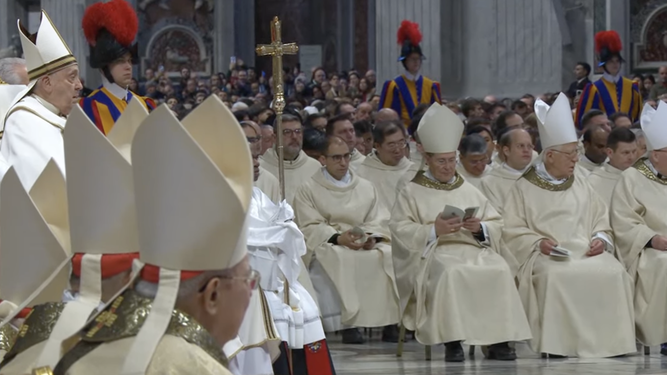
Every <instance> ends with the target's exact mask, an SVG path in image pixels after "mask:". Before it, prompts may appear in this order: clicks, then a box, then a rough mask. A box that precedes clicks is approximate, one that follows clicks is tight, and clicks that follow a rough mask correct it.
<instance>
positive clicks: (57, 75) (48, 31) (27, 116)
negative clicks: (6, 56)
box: [0, 12, 82, 190]
mask: <svg viewBox="0 0 667 375" xmlns="http://www.w3.org/2000/svg"><path fill="white" fill-rule="evenodd" d="M19 35H20V38H21V46H22V47H23V51H24V52H25V55H26V67H27V69H28V72H30V73H28V77H29V79H30V82H29V83H28V86H26V87H25V89H23V91H21V92H20V93H19V94H18V95H17V96H16V97H15V99H14V101H13V102H12V104H11V106H10V108H9V110H8V111H7V117H6V118H5V121H4V127H3V130H4V136H3V139H2V146H0V152H1V153H2V156H4V157H5V160H7V163H9V165H13V166H14V168H15V169H16V173H17V174H18V175H19V178H20V179H21V182H22V183H23V186H24V187H25V188H26V190H30V188H31V187H32V185H33V184H34V182H35V180H36V179H37V176H39V174H40V173H41V172H42V170H44V167H45V166H46V164H47V163H48V161H49V160H50V159H51V158H53V159H54V160H55V162H56V163H57V164H58V167H60V170H61V171H63V173H64V171H65V153H64V147H63V136H62V132H63V130H64V129H65V123H66V121H67V117H66V116H67V115H69V113H70V111H71V110H72V108H73V107H74V106H75V105H76V103H77V101H78V99H79V91H80V90H81V88H82V85H81V81H80V80H79V65H78V64H77V61H76V58H75V57H74V55H72V52H71V51H70V49H69V47H68V46H67V44H65V42H64V41H63V39H62V37H61V36H60V34H59V33H58V30H56V28H55V26H54V25H53V24H52V23H51V20H50V19H49V16H48V15H47V14H46V12H42V17H41V23H40V25H39V29H38V31H37V34H35V35H31V34H30V33H29V32H28V31H27V29H26V28H24V27H23V25H21V23H20V22H19Z"/></svg>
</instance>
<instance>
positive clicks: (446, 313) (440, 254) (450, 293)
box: [389, 103, 531, 362]
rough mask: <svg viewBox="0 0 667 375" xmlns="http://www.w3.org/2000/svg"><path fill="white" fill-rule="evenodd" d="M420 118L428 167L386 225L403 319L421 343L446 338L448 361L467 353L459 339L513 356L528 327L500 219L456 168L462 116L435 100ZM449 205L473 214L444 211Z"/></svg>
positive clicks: (495, 356)
mask: <svg viewBox="0 0 667 375" xmlns="http://www.w3.org/2000/svg"><path fill="white" fill-rule="evenodd" d="M421 121H422V123H421V124H420V125H419V130H418V133H419V138H420V139H421V141H422V145H423V148H424V152H425V154H424V157H425V159H426V162H427V164H428V168H427V169H426V171H420V172H419V173H418V174H417V175H416V176H415V177H414V179H413V180H412V181H411V182H410V183H409V184H408V185H406V186H405V187H404V188H403V189H402V190H401V191H400V192H399V194H398V197H397V198H396V204H395V205H394V208H393V210H392V213H391V222H390V224H389V227H390V229H391V235H392V254H393V260H394V269H395V270H396V283H397V286H398V290H399V295H400V308H401V312H402V316H403V318H402V324H403V325H404V326H405V328H406V329H408V330H414V331H415V337H416V339H417V341H419V342H420V343H422V344H425V345H435V344H441V343H444V344H445V361H447V362H460V361H463V360H464V359H465V357H464V353H463V348H462V346H461V343H462V342H466V343H467V344H470V345H488V346H489V348H488V353H487V356H488V358H491V359H498V360H514V359H515V358H516V354H515V353H514V351H513V350H512V349H511V348H510V346H509V345H508V342H510V341H522V340H528V339H530V338H531V334H530V328H529V325H528V321H527V320H526V316H525V314H524V312H523V309H522V307H521V300H520V299H519V294H518V293H517V290H516V286H515V283H514V278H513V273H512V271H511V269H510V267H509V266H508V264H507V262H506V260H505V259H503V256H501V255H500V252H501V251H503V250H502V248H501V247H500V239H501V227H502V219H501V217H500V215H499V214H498V213H497V212H496V210H495V209H494V208H493V206H492V205H491V204H490V203H489V201H488V200H487V199H486V198H485V197H484V195H483V194H482V193H481V192H480V191H479V190H478V189H477V188H475V187H474V186H473V185H471V184H470V183H468V182H467V181H465V180H464V179H463V178H462V177H461V176H460V175H459V174H458V173H457V172H456V148H457V146H458V144H459V139H460V137H461V133H462V131H463V123H462V122H461V120H460V119H459V117H458V116H457V115H456V114H455V113H453V112H452V111H451V110H450V109H448V108H447V107H445V106H441V105H439V104H437V103H435V104H433V105H432V106H431V108H430V109H429V110H428V112H427V113H426V114H425V115H424V117H423V118H422V120H421ZM482 142H483V141H482ZM482 145H484V143H482ZM447 205H450V206H454V207H457V208H459V209H462V210H465V209H467V208H473V209H474V210H475V213H474V215H472V216H470V217H467V218H465V219H463V217H456V216H455V217H443V216H442V215H443V209H444V208H445V207H446V206H447Z"/></svg>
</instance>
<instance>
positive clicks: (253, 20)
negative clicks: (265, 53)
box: [0, 0, 667, 375]
mask: <svg viewBox="0 0 667 375" xmlns="http://www.w3.org/2000/svg"><path fill="white" fill-rule="evenodd" d="M95 1H97V0H0V57H3V56H10V55H12V54H15V53H16V46H17V45H19V46H20V43H19V41H18V36H17V30H16V20H17V19H20V20H21V21H22V22H23V23H24V25H26V26H27V27H28V29H29V30H30V31H32V32H34V31H36V27H37V25H38V24H39V12H40V9H44V10H46V11H47V13H48V14H49V15H50V16H51V19H52V20H53V22H54V23H55V24H56V26H57V27H58V29H59V30H60V32H61V34H62V36H63V38H64V39H65V40H66V41H67V43H68V44H69V46H70V48H71V49H72V51H73V52H74V54H75V55H76V56H77V58H78V60H79V62H80V69H81V75H82V77H83V78H85V79H86V83H87V86H88V87H95V86H96V85H98V84H99V74H98V73H97V72H95V71H92V69H90V68H89V67H87V63H86V61H87V54H88V47H87V44H86V42H85V39H84V36H83V32H82V31H81V26H80V25H81V18H82V16H83V11H84V9H85V7H86V6H88V5H90V4H92V3H93V2H95ZM130 2H131V3H132V4H133V5H135V6H136V9H137V12H138V14H139V17H140V32H139V35H138V43H139V47H140V56H141V61H140V64H139V66H138V67H137V68H136V69H137V71H136V74H137V75H141V74H142V72H143V71H144V70H145V69H147V68H149V67H150V68H153V69H156V70H157V69H159V68H160V67H164V69H165V71H166V72H168V74H169V75H170V76H172V77H173V78H174V79H177V77H179V75H180V69H181V68H183V67H186V66H187V67H189V68H191V69H192V70H193V71H195V72H197V73H198V74H199V75H200V77H203V78H205V77H208V76H210V75H211V74H212V73H216V72H221V71H222V72H226V71H227V70H228V67H229V63H230V60H231V59H232V58H233V57H234V58H236V59H242V60H243V61H244V62H245V63H246V65H248V66H254V67H256V68H257V69H258V71H262V72H266V74H267V75H270V69H271V67H270V64H271V60H270V59H269V58H261V59H260V58H257V57H256V56H255V52H254V48H255V45H257V44H262V43H267V42H269V41H270V39H271V36H270V28H269V21H270V20H271V19H272V18H273V17H274V16H279V17H280V19H281V20H282V21H283V29H282V30H283V34H282V36H283V41H285V42H297V43H298V44H299V46H300V54H299V55H296V56H285V58H284V65H285V66H286V67H293V66H294V65H296V64H297V63H300V64H301V68H302V70H303V71H307V72H308V71H310V69H311V68H312V67H314V66H323V67H324V69H325V70H326V71H328V72H333V71H347V70H350V69H352V68H354V69H356V70H358V71H360V72H365V71H366V70H367V69H375V70H376V71H377V78H378V81H379V82H382V81H384V80H385V79H389V78H391V77H393V76H395V75H396V74H398V73H399V72H400V64H399V63H397V61H396V58H397V56H398V54H399V48H398V46H397V45H396V37H395V33H396V30H397V28H398V25H399V23H400V22H401V20H403V19H410V20H413V21H415V22H418V23H420V25H421V27H422V30H423V33H424V40H423V42H422V49H423V50H424V52H425V54H426V56H427V60H425V61H424V64H423V74H425V75H426V76H429V77H431V78H433V79H435V80H438V81H440V82H441V84H442V92H443V95H444V96H446V97H451V98H461V97H467V96H473V97H483V96H485V95H496V96H499V97H520V96H521V95H523V94H525V93H536V94H537V93H542V92H546V91H552V92H553V91H560V90H562V89H563V88H564V87H567V85H568V84H569V83H570V82H571V81H572V80H573V78H574V77H573V74H572V69H573V67H574V65H575V63H576V62H578V61H586V62H589V63H590V64H591V65H592V66H597V64H596V61H595V56H594V46H593V37H594V35H595V33H596V32H598V31H601V30H607V29H613V30H616V31H617V32H618V33H619V34H620V36H621V39H622V41H623V44H624V50H625V51H626V52H625V57H626V59H627V63H626V64H625V66H624V68H623V69H625V71H624V73H625V74H632V73H635V72H639V73H656V72H657V70H658V68H659V67H660V66H663V65H667V0H130ZM598 73H599V72H598ZM517 350H518V354H519V358H520V360H519V361H518V362H517V363H512V364H501V365H498V364H497V363H496V364H495V365H494V366H495V367H493V368H491V367H490V366H489V365H485V364H484V362H483V361H482V360H481V358H483V356H482V355H481V353H480V352H478V353H477V357H478V359H479V360H478V361H469V362H468V363H466V364H461V365H460V366H457V365H454V366H452V365H447V366H448V367H447V373H448V374H463V373H477V374H487V373H488V374H517V373H521V374H528V373H531V374H533V373H534V374H568V373H574V372H575V371H576V372H578V373H589V374H595V373H600V374H603V373H604V374H627V373H633V374H634V373H638V374H639V373H641V374H662V373H665V366H667V364H666V363H664V361H662V360H661V357H660V354H659V352H658V350H657V349H655V348H653V349H652V353H653V354H651V355H650V356H647V357H644V356H641V355H638V356H636V357H630V358H621V359H608V360H598V361H587V360H563V361H551V362H544V361H540V359H539V358H538V357H534V358H533V357H530V355H529V354H527V351H526V350H527V349H525V348H523V347H519V348H517ZM443 352H444V351H443V350H442V348H437V349H434V356H433V361H432V362H427V361H425V359H424V349H423V347H422V346H420V345H418V344H417V343H415V342H414V341H412V342H410V343H408V344H407V346H406V354H405V355H404V357H403V358H402V360H397V359H396V357H395V346H394V345H391V344H382V345H380V346H377V345H375V346H373V345H363V346H360V347H358V348H355V350H354V351H353V350H351V349H350V348H349V347H347V346H345V345H342V344H340V343H336V342H335V340H334V343H332V353H333V355H334V361H335V362H336V367H337V372H338V374H343V375H344V374H358V373H363V374H394V373H400V374H414V375H417V374H437V373H444V372H443V371H444V367H445V363H444V362H443V361H442V356H443ZM573 362H575V363H577V364H578V366H574V367H573V366H571V364H572V363H573Z"/></svg>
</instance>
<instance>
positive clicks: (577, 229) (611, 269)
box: [503, 93, 636, 357]
mask: <svg viewBox="0 0 667 375" xmlns="http://www.w3.org/2000/svg"><path fill="white" fill-rule="evenodd" d="M535 113H536V115H537V118H538V120H539V122H538V130H539V132H540V139H541V142H542V145H543V146H544V151H543V152H542V154H541V155H540V159H538V161H537V162H536V164H534V165H533V166H532V167H531V168H530V169H528V171H527V172H526V173H524V174H523V176H522V177H521V178H520V179H519V180H517V182H516V183H515V185H514V187H513V188H512V189H511V190H510V193H509V196H508V198H507V201H506V202H505V207H504V214H503V218H504V221H505V226H504V227H503V242H504V243H505V244H506V246H507V247H508V249H509V250H510V251H512V252H513V254H514V257H515V259H516V260H517V262H518V263H519V265H520V266H521V268H520V269H519V273H518V274H517V279H518V283H519V285H518V287H519V294H520V295H521V300H522V302H523V306H524V308H525V310H526V315H527V316H528V320H529V321H530V324H531V331H532V334H533V339H532V340H531V348H532V349H533V350H534V351H536V352H538V353H546V354H549V355H552V356H575V357H613V356H618V355H623V354H627V353H633V352H635V351H636V347H635V335H634V313H633V309H632V279H631V278H630V275H628V273H627V272H626V271H625V269H624V268H623V265H622V264H621V263H620V262H619V261H618V260H617V259H616V258H614V256H613V252H614V247H613V239H612V236H611V228H610V226H609V216H608V210H607V207H606V205H605V204H604V201H603V199H602V198H601V197H600V196H599V195H598V194H597V193H596V192H595V191H594V190H593V188H591V186H590V185H589V184H588V182H586V181H585V179H584V178H581V177H580V176H579V175H578V174H576V173H575V165H576V163H577V161H578V160H579V158H578V152H577V134H576V131H575V128H574V123H573V119H572V112H571V109H570V104H569V100H568V98H567V97H566V96H565V94H562V93H561V94H560V95H559V96H558V98H557V99H556V101H555V102H554V104H553V105H552V106H551V107H550V108H549V106H548V105H547V104H546V103H544V102H542V101H541V100H538V101H537V102H536V104H535Z"/></svg>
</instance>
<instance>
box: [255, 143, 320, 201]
mask: <svg viewBox="0 0 667 375" xmlns="http://www.w3.org/2000/svg"><path fill="white" fill-rule="evenodd" d="M261 166H262V167H263V168H264V169H266V170H267V171H269V172H271V174H272V175H273V176H274V177H275V178H279V176H278V156H277V155H276V150H275V149H273V148H272V149H269V150H267V151H266V152H265V153H264V155H263V156H262V159H261ZM284 166H285V199H287V203H289V204H290V205H292V204H293V203H294V194H295V193H296V189H297V188H298V187H299V186H300V185H301V184H302V183H303V182H304V181H307V180H308V179H309V178H310V176H312V175H313V173H315V172H316V171H318V170H320V167H322V165H321V164H320V162H318V161H317V160H315V159H313V158H311V157H310V156H308V155H306V153H305V152H303V151H301V152H299V156H297V157H296V159H294V160H291V161H288V160H285V163H284ZM260 177H261V173H260Z"/></svg>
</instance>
